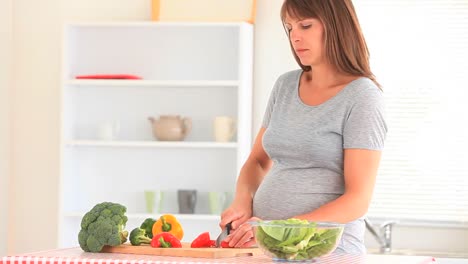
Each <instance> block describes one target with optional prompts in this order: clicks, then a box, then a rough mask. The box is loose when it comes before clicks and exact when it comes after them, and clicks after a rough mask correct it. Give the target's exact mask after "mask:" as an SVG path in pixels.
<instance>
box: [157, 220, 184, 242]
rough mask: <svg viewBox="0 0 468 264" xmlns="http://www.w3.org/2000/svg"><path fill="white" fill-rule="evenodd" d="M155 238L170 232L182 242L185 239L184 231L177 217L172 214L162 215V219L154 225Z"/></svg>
mask: <svg viewBox="0 0 468 264" xmlns="http://www.w3.org/2000/svg"><path fill="white" fill-rule="evenodd" d="M152 231H153V236H156V235H157V234H160V233H162V232H169V233H171V234H173V235H174V236H175V237H176V238H177V239H179V240H182V238H183V237H184V230H183V229H182V225H181V224H180V223H179V221H177V219H176V218H175V216H173V215H171V214H165V215H161V217H160V218H159V219H158V221H156V222H155V223H154V225H153V230H152Z"/></svg>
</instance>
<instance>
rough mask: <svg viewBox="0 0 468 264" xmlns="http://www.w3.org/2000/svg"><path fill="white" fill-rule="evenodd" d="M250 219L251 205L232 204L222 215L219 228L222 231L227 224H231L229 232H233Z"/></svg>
mask: <svg viewBox="0 0 468 264" xmlns="http://www.w3.org/2000/svg"><path fill="white" fill-rule="evenodd" d="M250 217H252V204H251V203H236V202H234V203H232V204H231V206H229V207H228V208H227V209H226V210H225V211H224V212H223V213H222V214H221V222H220V223H219V227H221V229H224V228H225V227H226V225H227V224H228V223H231V232H234V231H235V230H236V229H237V228H239V226H241V225H242V224H243V223H245V221H247V220H248V219H250Z"/></svg>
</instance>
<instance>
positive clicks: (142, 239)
mask: <svg viewBox="0 0 468 264" xmlns="http://www.w3.org/2000/svg"><path fill="white" fill-rule="evenodd" d="M130 243H131V244H132V245H134V246H139V245H141V244H149V243H151V238H149V237H148V236H147V234H146V231H145V230H144V229H141V228H138V227H137V228H135V229H133V230H132V232H130Z"/></svg>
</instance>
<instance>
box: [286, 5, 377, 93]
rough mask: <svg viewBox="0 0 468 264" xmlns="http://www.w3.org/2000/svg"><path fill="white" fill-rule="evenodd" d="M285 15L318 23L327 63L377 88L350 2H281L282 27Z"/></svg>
mask: <svg viewBox="0 0 468 264" xmlns="http://www.w3.org/2000/svg"><path fill="white" fill-rule="evenodd" d="M287 15H289V16H290V17H295V18H298V19H304V18H316V19H319V20H320V21H321V22H322V24H323V26H324V30H325V58H326V59H327V60H328V62H329V63H330V64H332V65H333V66H335V67H336V69H337V70H338V71H339V72H340V73H344V74H349V75H353V76H364V77H367V78H369V79H371V80H372V81H373V82H374V83H375V84H376V85H377V86H378V87H379V88H381V86H380V84H379V83H378V82H377V80H376V78H375V76H374V74H373V73H372V71H371V69H370V65H369V50H368V48H367V44H366V40H365V39H364V35H363V34H362V30H361V26H360V25H359V20H358V18H357V15H356V11H355V10H354V6H353V3H352V1H351V0H285V1H284V3H283V6H282V7H281V21H283V25H284V21H285V18H286V16H287ZM286 32H287V33H288V31H287V30H286ZM288 35H289V33H288ZM289 44H290V45H291V49H292V52H293V54H294V58H295V59H296V61H297V63H298V64H299V66H301V68H302V69H303V70H304V71H310V70H311V67H310V66H306V65H303V64H302V63H301V61H300V60H299V58H298V57H297V55H296V52H295V51H294V49H293V47H292V44H291V40H289Z"/></svg>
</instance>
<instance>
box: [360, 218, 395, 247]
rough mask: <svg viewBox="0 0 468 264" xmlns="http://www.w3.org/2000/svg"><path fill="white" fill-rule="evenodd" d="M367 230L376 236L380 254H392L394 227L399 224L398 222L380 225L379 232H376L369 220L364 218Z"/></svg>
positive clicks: (386, 222) (392, 221) (387, 222)
mask: <svg viewBox="0 0 468 264" xmlns="http://www.w3.org/2000/svg"><path fill="white" fill-rule="evenodd" d="M364 222H365V223H366V228H367V229H368V230H369V232H370V233H371V234H372V235H373V236H374V238H375V239H376V240H377V242H379V244H380V253H390V252H392V227H393V225H395V224H397V223H398V222H397V221H394V220H390V221H385V222H383V223H382V224H381V225H380V228H379V231H377V230H375V228H374V226H373V225H372V223H371V221H370V220H369V218H367V217H366V218H364Z"/></svg>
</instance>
